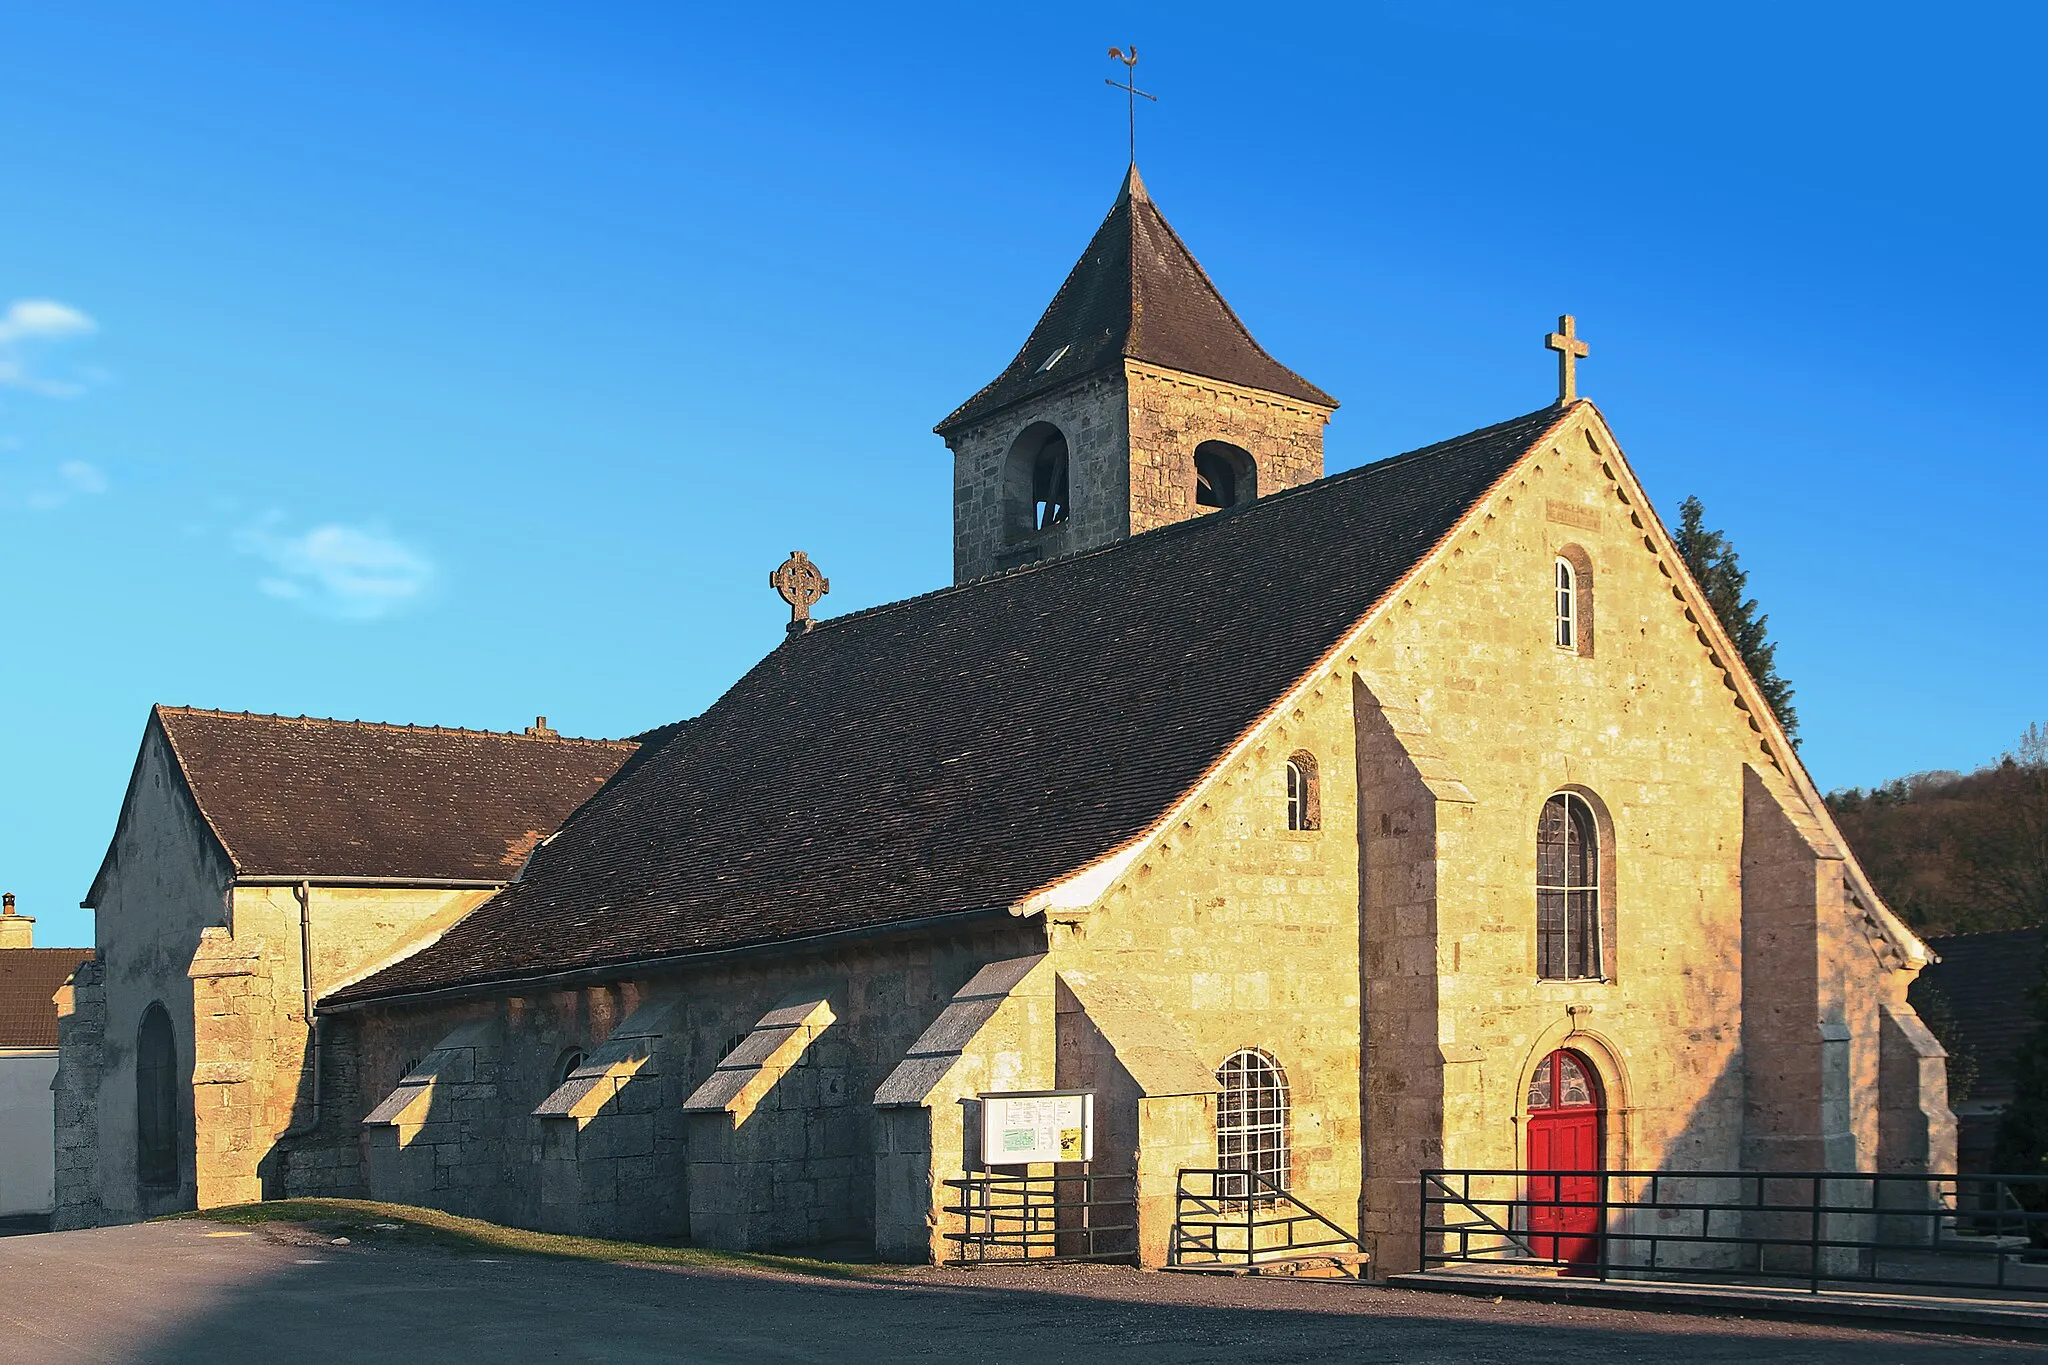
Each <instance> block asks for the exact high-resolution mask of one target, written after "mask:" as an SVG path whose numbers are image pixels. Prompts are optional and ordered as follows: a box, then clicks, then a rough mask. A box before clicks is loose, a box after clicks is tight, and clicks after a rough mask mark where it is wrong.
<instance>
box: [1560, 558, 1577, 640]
mask: <svg viewBox="0 0 2048 1365" xmlns="http://www.w3.org/2000/svg"><path fill="white" fill-rule="evenodd" d="M1557 647H1558V648H1559V649H1569V650H1571V651H1572V652H1573V653H1577V652H1578V648H1579V574H1578V570H1576V569H1574V568H1573V567H1572V562H1571V561H1570V560H1569V559H1566V558H1565V557H1564V556H1563V555H1559V556H1558V557H1557Z"/></svg>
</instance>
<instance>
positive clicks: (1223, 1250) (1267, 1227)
mask: <svg viewBox="0 0 2048 1365" xmlns="http://www.w3.org/2000/svg"><path fill="white" fill-rule="evenodd" d="M1316 1258H1328V1259H1330V1260H1332V1261H1335V1262H1338V1263H1340V1264H1354V1265H1355V1264H1357V1263H1359V1262H1362V1261H1363V1260H1364V1259H1365V1256H1364V1253H1363V1252H1362V1251H1360V1249H1359V1246H1358V1239H1357V1238H1355V1237H1353V1236H1352V1235H1351V1234H1350V1233H1349V1232H1346V1231H1345V1230H1344V1229H1343V1228H1341V1227H1339V1226H1338V1225H1337V1224H1336V1223H1333V1222H1331V1221H1330V1220H1329V1219H1328V1218H1325V1217H1324V1216H1323V1215H1322V1214H1320V1213H1318V1212H1316V1211H1315V1210H1314V1209H1312V1208H1310V1207H1309V1206H1308V1205H1307V1204H1304V1203H1302V1202H1301V1200H1299V1199H1297V1198H1295V1197H1294V1196H1293V1195H1291V1194H1289V1193H1288V1192H1287V1191H1286V1190H1284V1189H1282V1188H1281V1187H1280V1186H1278V1185H1276V1184H1274V1183H1273V1182H1272V1181H1270V1180H1268V1179H1266V1178H1265V1177H1264V1176H1260V1175H1255V1174H1253V1173H1251V1172H1248V1171H1227V1170H1217V1169H1195V1170H1184V1171H1182V1172H1181V1173H1180V1178H1179V1180H1178V1181H1177V1182H1176V1184H1175V1187H1174V1217H1173V1238H1172V1240H1171V1241H1170V1242H1169V1243H1168V1244H1167V1253H1166V1263H1167V1265H1168V1266H1170V1267H1172V1268H1174V1269H1176V1270H1231V1271H1242V1270H1249V1269H1255V1268H1257V1267H1259V1266H1262V1265H1278V1264H1282V1263H1285V1262H1289V1261H1303V1260H1310V1259H1316Z"/></svg>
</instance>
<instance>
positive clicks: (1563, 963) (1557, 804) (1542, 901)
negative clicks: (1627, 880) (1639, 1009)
mask: <svg viewBox="0 0 2048 1365" xmlns="http://www.w3.org/2000/svg"><path fill="white" fill-rule="evenodd" d="M1599 830H1600V826H1599V822H1598V821H1596V820H1595V819H1594V818H1593V808H1592V807H1591V806H1590V805H1588V804H1587V802H1586V798H1585V797H1583V796H1580V795H1579V794H1578V793H1577V792H1559V793H1558V794H1557V795H1555V796H1553V797H1551V798H1550V799H1549V800H1548V801H1545V802H1544V803H1543V814H1542V816H1541V817H1540V818H1539V819H1538V820H1537V822H1536V975H1538V976H1540V977H1542V978H1544V979H1545V980H1548V981H1581V980H1586V979H1589V978H1598V977H1599V976H1600V975H1601V963H1600V833H1599Z"/></svg>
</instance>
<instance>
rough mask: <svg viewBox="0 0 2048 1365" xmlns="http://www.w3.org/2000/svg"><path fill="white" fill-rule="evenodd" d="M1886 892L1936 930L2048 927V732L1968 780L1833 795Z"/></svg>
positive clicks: (1934, 778)
mask: <svg viewBox="0 0 2048 1365" xmlns="http://www.w3.org/2000/svg"><path fill="white" fill-rule="evenodd" d="M1828 807H1829V809H1830V810H1832V811H1833V812H1834V814H1835V820H1836V823H1837V824H1838V825H1840V826H1841V829H1842V833H1843V835H1844V836H1845V837H1846V838H1847V839H1848V841H1849V845H1850V847H1852V848H1853V849H1855V850H1856V856H1857V858H1858V859H1859V860H1860V861H1861V862H1862V864H1863V868H1864V871H1866V872H1868V873H1869V874H1870V879H1871V881H1872V882H1874V883H1875V884H1876V886H1877V890H1878V893H1879V894H1880V895H1882V896H1883V897H1884V898H1885V901H1886V902H1887V903H1888V904H1889V905H1890V906H1891V907H1892V908H1893V909H1894V910H1897V911H1898V912H1899V913H1900V914H1902V915H1904V916H1905V917H1906V920H1907V922H1908V923H1910V924H1912V925H1913V926H1914V927H1915V928H1917V929H1920V930H1921V931H1922V932H1925V933H1931V934H1948V933H1977V932H1982V931H1985V930H1991V929H2018V928H2024V927H2026V926H2028V925H2034V924H2048V726H2043V725H2041V724H2040V723H2035V724H2033V725H2029V726H2028V727H2027V731H2026V733H2025V734H2024V735H2022V736H2021V738H2020V742H2019V745H2018V747H2017V748H2016V749H2015V750H2014V751H2013V752H2012V753H2009V754H2007V755H2006V756H2005V757H2004V758H2003V759H2001V760H2000V761H1999V762H1998V763H1996V764H1993V765H1992V766H1990V767H1988V768H1980V769H1979V770H1978V771H1976V772H1974V773H1970V774H1968V775H1967V776H1959V775H1957V774H1955V773H1916V774H1914V775H1913V776H1911V777H1903V778H1898V779H1896V780H1894V781H1891V782H1887V783H1885V784H1884V785H1883V786H1881V787H1878V788H1876V789H1875V790H1872V791H1869V792H1865V791H1863V790H1861V789H1860V788H1852V789H1850V790H1847V791H1837V792H1831V793H1830V794H1829V795H1828Z"/></svg>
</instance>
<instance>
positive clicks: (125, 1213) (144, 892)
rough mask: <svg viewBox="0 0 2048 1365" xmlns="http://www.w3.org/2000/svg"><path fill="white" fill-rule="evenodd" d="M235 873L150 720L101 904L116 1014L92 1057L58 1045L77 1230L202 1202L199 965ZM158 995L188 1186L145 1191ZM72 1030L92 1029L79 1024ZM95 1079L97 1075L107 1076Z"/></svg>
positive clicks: (65, 1206)
mask: <svg viewBox="0 0 2048 1365" xmlns="http://www.w3.org/2000/svg"><path fill="white" fill-rule="evenodd" d="M230 872H231V870H230V868H229V867H228V864H227V862H226V860H225V859H224V858H223V857H221V855H220V854H219V852H218V846H217V845H216V844H215V843H214V842H213V839H212V836H211V835H210V834H209V833H208V832H207V830H206V827H205V824H204V822H203V821H202V820H201V818H200V816H199V812H198V811H197V810H196V809H194V807H193V805H192V802H191V800H190V798H189V797H188V796H187V795H186V791H185V786H184V782H183V779H182V778H181V777H180V776H179V774H178V772H177V770H176V768H175V765H174V763H173V761H172V759H171V756H170V752H169V749H168V746H167V745H166V744H165V743H164V741H163V736H162V733H161V731H160V730H159V729H158V728H157V727H156V726H155V725H151V726H150V727H149V729H148V730H147V731H146V732H145V737H144V740H143V745H142V750H141V753H140V755H139V756H138V758H137V760H136V768H135V773H134V777H133V779H132V782H131V785H130V788H129V792H128V799H127V801H126V803H125V804H124V805H123V808H122V813H121V820H120V823H119V825H118V826H117V828H116V829H115V832H114V840H113V845H112V848H111V850H110V866H109V868H108V875H107V877H106V879H105V881H104V883H103V884H102V886H101V889H100V896H99V904H98V905H97V906H96V907H94V908H95V910H96V911H97V914H96V917H95V918H96V924H97V930H96V940H97V946H98V949H99V960H100V967H101V978H102V980H101V985H100V990H101V991H102V993H103V994H102V997H101V998H102V1001H103V1007H104V1010H105V1016H104V1026H103V1028H102V1029H101V1030H99V1032H98V1043H97V1047H96V1049H94V1048H91V1047H88V1048H87V1053H88V1054H89V1053H90V1052H92V1051H94V1050H96V1051H97V1057H96V1058H89V1057H88V1056H86V1055H81V1056H80V1058H79V1060H78V1061H77V1062H76V1063H74V1061H73V1059H72V1057H71V1056H68V1055H67V1048H68V1046H69V1045H68V1044H61V1043H60V1046H59V1051H58V1074H59V1084H60V1086H63V1087H66V1088H71V1089H72V1090H73V1093H75V1094H77V1095H78V1096H79V1101H78V1103H77V1104H74V1105H69V1106H66V1108H65V1111H64V1113H63V1114H61V1115H60V1117H59V1133H58V1145H59V1148H60V1149H66V1148H69V1149H70V1150H72V1151H73V1153H74V1159H73V1160H71V1161H69V1162H64V1161H61V1160H60V1164H59V1169H58V1173H57V1182H58V1189H57V1202H58V1205H59V1207H60V1209H61V1210H63V1214H62V1216H63V1217H64V1218H65V1219H67V1224H66V1225H67V1226H86V1225H90V1224H98V1223H120V1222H130V1221H133V1220H136V1219H140V1218H149V1217H153V1216H155V1215H157V1214H160V1213H170V1212H174V1211H176V1210H179V1209H187V1208H191V1207H193V1205H194V1201H195V1200H196V1198H197V1172H196V1169H195V1162H194V1157H195V1144H194V1137H193V1118H194V1116H193V1110H192V1094H191V1087H190V1084H189V1081H190V1078H191V1076H192V1068H193V1052H192V1043H193V1015H192V1001H193V992H192V984H193V983H192V980H191V978H190V976H189V975H188V972H189V970H190V967H191V964H192V958H193V955H194V954H195V953H196V952H197V951H198V949H199V943H200V935H201V934H202V932H204V931H205V930H206V929H209V928H216V929H217V928H223V927H225V926H226V924H227V919H228V904H227V899H228V882H229V877H230ZM152 1003H160V1004H162V1005H163V1006H164V1009H165V1011H166V1012H167V1013H168V1014H169V1016H170V1020H171V1028H172V1032H173V1034H174V1035H175V1038H176V1041H177V1061H178V1068H179V1074H180V1077H181V1080H182V1082H183V1083H181V1085H180V1087H179V1090H180V1094H181V1097H182V1098H181V1103H180V1106H179V1107H180V1112H179V1115H178V1133H179V1153H180V1154H179V1163H178V1166H179V1177H178V1183H177V1184H176V1185H174V1186H168V1187H164V1188H154V1187H145V1186H143V1185H141V1184H140V1183H139V1182H138V1180H137V1178H136V1151H135V1044H136V1037H137V1034H138V1031H139V1030H140V1028H141V1026H142V1016H143V1013H144V1012H145V1011H146V1010H147V1009H148V1008H149V1006H150V1005H151V1004H152ZM72 1036H73V1037H77V1038H81V1039H82V1038H84V1037H85V1036H86V1035H85V1033H84V1032H83V1031H80V1030H74V1033H73V1035H72ZM67 1071H68V1072H69V1074H68V1075H67ZM88 1076H96V1081H97V1083H96V1084H94V1083H93V1082H92V1081H90V1080H88V1079H87V1077H88ZM88 1089H90V1090H91V1091H92V1092H93V1095H92V1100H91V1105H92V1109H93V1112H92V1113H91V1115H90V1116H88V1115H87V1114H86V1113H85V1111H84V1108H83V1106H84V1105H85V1104H86V1100H85V1099H84V1092H85V1091H86V1090H88ZM88 1132H89V1133H90V1136H89V1137H88ZM87 1141H90V1142H91V1143H92V1144H93V1146H94V1147H95V1149H96V1151H97V1157H96V1159H95V1160H93V1161H91V1162H86V1161H84V1160H83V1159H79V1158H78V1157H77V1152H78V1148H79V1147H80V1146H81V1145H82V1144H84V1143H85V1142H87ZM87 1181H89V1182H90V1184H89V1187H86V1188H81V1187H80V1182H87Z"/></svg>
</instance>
